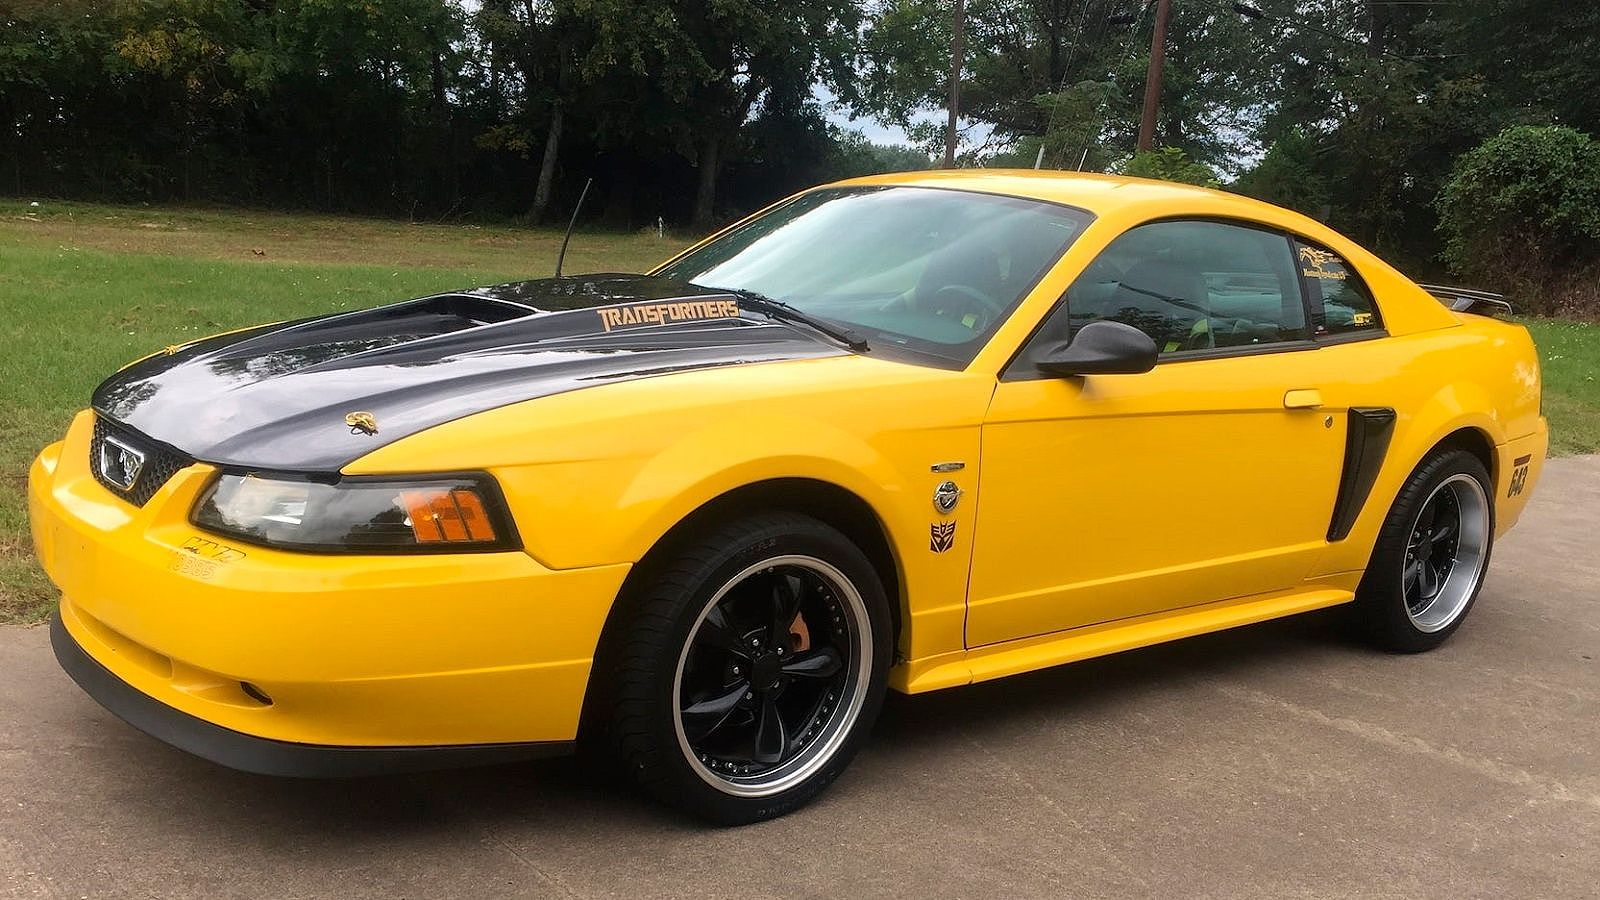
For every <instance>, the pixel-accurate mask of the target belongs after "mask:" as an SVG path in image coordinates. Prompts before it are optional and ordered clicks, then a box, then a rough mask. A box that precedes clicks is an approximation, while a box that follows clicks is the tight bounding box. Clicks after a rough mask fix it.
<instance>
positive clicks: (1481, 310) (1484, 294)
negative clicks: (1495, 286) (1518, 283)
mask: <svg viewBox="0 0 1600 900" xmlns="http://www.w3.org/2000/svg"><path fill="white" fill-rule="evenodd" d="M1417 287H1420V288H1422V289H1423V290H1425V291H1427V292H1428V293H1430V294H1432V295H1433V296H1434V298H1435V299H1437V300H1438V301H1439V302H1440V303H1443V304H1444V305H1445V306H1448V307H1450V308H1451V309H1453V310H1455V311H1456V312H1464V313H1475V314H1477V315H1480V316H1492V315H1495V314H1497V313H1504V314H1505V315H1508V316H1509V315H1511V314H1512V313H1514V312H1516V310H1514V309H1512V308H1511V304H1510V303H1508V302H1507V301H1506V298H1505V295H1504V294H1491V293H1489V292H1488V291H1474V290H1469V289H1467V288H1459V287H1451V286H1449V285H1447V284H1419V285H1417Z"/></svg>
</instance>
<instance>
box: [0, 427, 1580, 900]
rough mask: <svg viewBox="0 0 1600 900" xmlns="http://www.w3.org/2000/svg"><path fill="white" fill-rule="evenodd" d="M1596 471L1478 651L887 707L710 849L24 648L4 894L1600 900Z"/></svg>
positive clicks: (545, 780)
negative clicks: (189, 731) (227, 725)
mask: <svg viewBox="0 0 1600 900" xmlns="http://www.w3.org/2000/svg"><path fill="white" fill-rule="evenodd" d="M1597 548H1600V457H1587V458H1579V459H1564V460H1556V461H1554V462H1552V463H1551V464H1550V466H1549V468H1548V469H1547V470H1546V472H1545V475H1544V480H1543V483H1541V484H1540V485H1539V486H1538V490H1537V492H1536V495H1535V497H1534V500H1533V505H1532V507H1531V508H1530V509H1529V511H1528V514H1527V517H1526V518H1525V520H1524V522H1523V524H1522V526H1521V527H1520V528H1519V529H1518V530H1517V531H1516V532H1514V533H1513V534H1512V535H1511V536H1510V538H1508V539H1507V540H1506V541H1505V542H1503V543H1502V544H1501V545H1500V546H1499V547H1498V548H1497V550H1496V554H1495V559H1494V564H1493V568H1492V570H1491V573H1490V576H1489V581H1488V585H1487V587H1486V588H1485V590H1484V593H1483V596H1482V597H1481V598H1480V600H1479V604H1478V607H1477V609H1476V610H1475V611H1474V612H1473V614H1472V618H1471V619H1469V620H1468V622H1467V624H1466V625H1465V626H1464V627H1463V629H1462V630H1461V632H1460V633H1458V634H1457V636H1456V638H1455V640H1454V641H1452V642H1451V643H1450V644H1448V645H1446V646H1445V647H1444V648H1443V649H1441V650H1439V651H1437V652H1434V653H1431V654H1426V655H1423V656H1415V657H1399V656H1388V655H1384V654H1381V653H1376V652H1373V651H1370V650H1368V649H1366V648H1364V647H1362V646H1361V645H1359V644H1357V643H1353V642H1351V641H1350V640H1348V639H1347V638H1345V637H1343V636H1342V632H1341V631H1340V630H1339V629H1338V628H1337V627H1336V625H1337V617H1336V616H1331V615H1326V614H1323V615H1316V616H1311V617H1306V618H1301V619H1298V620H1290V621H1286V622H1277V623H1268V624H1266V625H1261V626H1256V627H1253V628H1248V629H1244V630H1241V631H1236V632H1232V633H1228V634H1222V635H1213V636H1209V637H1205V638H1200V639H1196V640H1192V641H1189V642H1186V643H1181V644H1173V645H1168V646H1165V647H1158V648H1152V649H1148V650H1143V651H1137V652H1133V653H1127V654H1123V655H1121V656H1117V657H1112V658H1109V659H1103V660H1097V661H1093V662H1089V663H1084V664H1080V665H1076V666H1070V667H1066V668H1062V669H1057V670H1054V671H1049V672H1043V673H1038V674H1034V675H1030V676H1023V677H1020V678H1014V679H1010V680H1007V681H1002V682H995V683H991V684H987V685H981V686H977V687H973V688H967V689H963V690H957V691H950V692H946V693H942V694H934V695H928V696H923V697H899V696H891V699H890V703H889V706H888V708H887V710H886V711H885V713H884V716H883V720H882V722H881V723H880V725H879V727H878V731H877V734H876V735H875V737H874V739H873V741H872V743H871V745H870V746H869V747H868V749H867V751H866V752H865V753H863V754H862V756H861V757H859V758H858V759H857V761H856V763H855V765H854V767H853V768H852V769H851V770H850V771H849V772H848V773H846V775H845V776H844V777H843V778H842V779H841V780H840V781H839V783H838V784H836V785H835V787H834V788H833V790H832V791H830V792H829V793H828V794H827V795H826V797H825V798H824V799H823V800H822V801H821V802H819V803H817V804H815V805H813V806H811V807H810V808H808V809H806V810H804V811H802V812H800V813H798V814H796V815H793V816H790V817H788V818H786V819H782V820H780V821H777V822H770V823H766V824H763V825H759V826H755V827H750V828H744V829H738V830H707V829H703V828H700V827H697V826H696V825H694V824H692V823H689V822H685V821H683V820H681V819H679V818H676V817H674V816H673V815H671V814H669V813H667V812H664V811H662V810H660V809H658V808H656V807H654V806H651V805H648V804H646V803H644V802H642V801H639V800H637V799H635V798H634V797H633V796H632V795H631V794H629V793H628V792H626V791H623V790H618V789H614V788H613V787H611V786H609V785H607V784H605V783H603V782H602V781H600V780H598V779H596V778H594V777H592V776H589V775H587V774H586V773H585V772H584V770H583V769H582V768H581V767H580V766H578V765H577V764H576V763H574V762H572V761H568V760H557V761H551V762H544V763H538V764H529V765H523V766H516V767H509V768H500V769H490V770H479V771H468V772H453V773H441V774H434V775H427V776H413V777H405V778H392V779H379V780H370V781H359V782H343V783H338V782H334V783H329V782H294V781H278V780H273V779H268V778H259V777H254V776H249V775H241V774H238V773H234V772H230V771H227V770H224V769H221V768H217V767H215V766H212V765H210V764H208V763H205V762H202V761H200V760H198V759H194V758H191V757H188V756H185V755H184V754H182V753H179V752H177V751H174V750H170V749H168V748H167V747H165V746H163V745H161V744H159V743H157V742H155V741H154V740H151V739H148V738H146V737H144V736H143V735H141V734H138V733H136V732H134V731H133V730H131V729H130V728H128V727H126V726H124V725H123V724H122V723H121V722H119V721H118V720H116V719H114V718H113V717H112V716H110V715H109V714H107V713H105V712H104V711H102V710H101V709H100V708H99V707H98V706H97V705H95V704H94V703H93V702H92V701H90V700H88V699H87V698H86V697H84V696H83V695H82V694H81V693H79V691H78V690H77V688H76V687H74V686H73V685H72V684H71V683H70V682H69V681H68V680H67V679H66V677H65V676H63V675H61V674H60V673H59V672H58V671H57V670H56V667H55V663H54V661H53V660H52V659H51V656H50V652H49V648H48V641H47V639H46V638H47V636H46V633H45V631H44V629H41V628H34V629H19V628H11V629H0V894H8V895H10V896H17V897H34V896H48V897H55V896H60V897H74V898H75V897H85V896H90V897H98V896H132V897H154V896H162V897H169V896H180V897H207V898H210V897H313V896H314V897H325V896H336V897H340V898H354V897H368V896H371V897H499V896H540V897H543V896H550V897H641V896H652V897H653V896H683V897H730V898H735V897H736V898H756V897H785V898H794V897H830V898H837V897H849V898H853V897H877V896H920V897H926V896H938V897H986V896H1031V897H1038V896H1051V897H1059V896H1085V897H1104V896H1163V897H1191V896H1192V897H1228V898H1239V897H1274V898H1279V897H1312V896H1315V897H1343V896H1362V897H1407V898H1411V897H1422V896H1437V897H1449V898H1452V900H1454V898H1463V897H1557V896H1568V897H1594V896H1597V895H1600V554H1597V552H1596V551H1597Z"/></svg>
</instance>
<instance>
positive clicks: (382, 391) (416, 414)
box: [93, 275, 845, 473]
mask: <svg viewBox="0 0 1600 900" xmlns="http://www.w3.org/2000/svg"><path fill="white" fill-rule="evenodd" d="M619 309H632V310H634V311H635V313H634V315H632V316H627V315H625V314H619V315H618V316H616V317H613V316H610V315H609V314H607V316H605V317H603V316H602V315H600V314H599V313H597V310H619ZM644 309H652V310H656V312H647V313H640V312H638V311H639V310H644ZM730 311H731V313H732V314H731V315H730V314H729V312H730ZM675 312H676V317H675ZM737 313H738V308H737V302H736V301H735V300H734V299H733V298H732V297H730V296H729V295H727V294H723V293H717V292H711V291H705V290H702V289H699V288H696V287H693V286H690V285H685V284H682V283H678V282H671V281H667V280H665V279H660V278H653V277H649V276H621V275H606V276H597V277H596V278H594V279H592V280H587V281H586V280H582V279H547V280H545V281H538V282H520V283H517V284H512V285H500V286H497V287H494V288H483V289H479V290H476V291H472V292H467V293H454V294H441V295H438V296H434V297H425V298H422V299H419V300H411V301H406V302H404V303H396V304H392V305H390V306H384V307H378V308H376V309H369V310H360V311H356V312H346V313H338V314H335V315H330V316H324V317H319V318H313V319H302V320H298V321H295V322H288V323H284V324H281V325H276V326H264V327H262V328H257V329H249V330H247V331H243V332H236V333H234V334H229V335H223V336H220V337H217V338H211V339H207V340H202V341H198V342H196V343H193V344H189V345H186V346H184V347H181V348H176V349H175V350H174V351H173V352H170V353H166V354H158V355H156V356H154V357H151V358H149V359H146V360H142V361H140V362H138V363H135V364H134V365H132V366H129V367H128V368H127V369H124V370H123V371H121V372H118V373H117V374H116V375H114V376H112V377H111V378H109V379H107V380H106V381H105V382H104V383H102V384H101V385H100V386H99V387H98V388H97V389H96V390H95V393H94V402H93V403H94V408H95V410H96V412H98V413H99V414H100V415H102V416H105V417H108V418H110V419H113V420H115V421H117V422H120V423H122V424H124V425H126V426H128V427H130V428H132V429H134V430H135V431H137V432H139V433H142V434H144V435H146V436H147V437H149V438H151V439H153V440H155V441H158V442H161V443H163V444H166V445H169V446H172V447H175V448H177V449H178V450H180V451H182V452H183V453H184V454H185V455H187V456H190V457H192V458H194V459H197V460H202V461H205V462H210V463H214V464H217V465H222V466H228V467H242V468H257V469H270V470H281V471H297V472H322V473H328V472H336V471H338V470H339V469H341V468H343V467H344V466H345V465H348V464H349V463H350V462H352V461H353V460H355V459H357V458H359V457H361V456H364V455H365V454H367V453H370V452H372V451H373V450H376V449H378V448H379V447H382V446H385V445H387V444H390V443H392V442H394V441H396V440H399V439H401V438H404V437H407V436H409V435H412V434H416V433H417V432H419V431H423V430H425V429H427V428H432V427H434V426H435V425H439V424H442V423H444V422H448V421H452V420H454V419H459V418H463V417H465V416H469V415H473V414H474V413H479V412H483V411H485V410H489V409H494V408H496V407H500V406H506V405H509V404H512V403H518V402H521V401H523V400H530V399H534V398H536V397H544V396H549V395H551V394H557V393H564V392H566V391H572V390H578V389H581V388H584V387H591V386H594V385H597V384H607V383H612V382H616V381H624V380H630V379H636V378H647V377H658V376H662V375H670V374H673V373H676V372H685V371H692V370H695V369H704V368H711V367H717V366H731V365H744V364H750V363H760V362H776V361H780V360H790V359H804V358H814V357H826V356H838V355H842V354H843V353H844V352H845V351H843V350H840V349H839V348H837V347H835V346H834V345H833V344H831V343H825V342H823V340H822V339H821V338H819V337H818V336H816V335H813V334H811V333H810V332H809V331H808V330H806V329H799V328H794V327H791V326H788V325H784V324H781V323H776V322H771V321H767V320H765V319H762V320H760V321H757V320H752V319H745V318H741V317H739V316H738V314H737ZM605 319H613V320H614V324H613V327H612V329H611V330H610V331H607V330H605V328H604V324H605V322H604V320H605ZM644 319H648V321H643V320H644ZM623 320H627V321H628V322H629V324H621V323H622V322H623ZM656 320H659V321H656ZM357 411H360V412H369V413H371V414H372V415H373V416H374V418H375V419H376V420H377V423H378V431H377V433H376V434H366V433H364V432H362V431H361V430H360V429H354V428H350V427H348V426H346V425H345V422H344V418H345V416H346V415H347V414H349V413H352V412H357Z"/></svg>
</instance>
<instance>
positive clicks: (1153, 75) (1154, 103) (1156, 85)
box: [1139, 0, 1172, 152]
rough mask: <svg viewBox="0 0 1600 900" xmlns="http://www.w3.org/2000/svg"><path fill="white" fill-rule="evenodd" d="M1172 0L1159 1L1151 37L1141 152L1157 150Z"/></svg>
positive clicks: (1140, 121)
mask: <svg viewBox="0 0 1600 900" xmlns="http://www.w3.org/2000/svg"><path fill="white" fill-rule="evenodd" d="M1171 16H1172V0H1157V2H1156V30H1155V33H1153V34H1151V35H1150V70H1149V72H1148V73H1146V75H1145V79H1144V118H1142V119H1140V120H1139V150H1140V151H1141V152H1143V151H1145V150H1153V149H1155V136H1156V107H1158V106H1160V105H1161V66H1162V64H1163V63H1165V62H1166V55H1167V19H1169V18H1171Z"/></svg>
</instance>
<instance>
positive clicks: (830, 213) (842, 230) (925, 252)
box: [655, 187, 1090, 366]
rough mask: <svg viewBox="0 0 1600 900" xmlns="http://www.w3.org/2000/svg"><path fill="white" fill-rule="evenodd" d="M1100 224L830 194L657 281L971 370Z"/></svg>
mask: <svg viewBox="0 0 1600 900" xmlns="http://www.w3.org/2000/svg"><path fill="white" fill-rule="evenodd" d="M1089 220H1090V216H1089V214H1088V213H1086V212H1083V211H1081V210H1077V209H1072V208H1070V207H1065V206H1058V205H1056V204H1052V203H1045V202H1043V201H1038V200H1022V199H1017V198H1014V197H997V196H993V195H989V194H976V193H969V192H966V191H953V190H945V189H936V188H916V187H859V188H825V189H823V190H818V191H812V192H810V193H807V194H802V195H801V196H799V197H796V198H795V199H794V200H791V201H790V202H788V203H785V204H784V205H782V206H780V207H778V208H776V209H774V210H772V211H770V212H768V213H766V214H765V215H763V216H760V217H759V218H756V219H753V220H751V221H749V222H746V223H745V224H743V225H741V226H739V227H738V228H735V229H734V230H733V231H730V232H728V233H727V234H725V235H723V236H722V237H720V238H717V239H716V240H714V241H712V242H711V243H709V244H706V245H705V246H704V247H701V248H699V249H697V250H694V251H693V252H691V253H689V254H687V255H685V256H683V257H682V258H680V259H677V260H674V261H673V262H671V263H668V264H667V265H666V266H663V267H662V268H661V269H660V270H659V271H657V272H656V273H655V274H657V275H661V276H664V277H668V278H675V279H678V280H680V281H687V282H690V283H692V284H695V285H698V286H701V287H707V288H716V289H721V290H730V291H749V292H754V293H757V294H761V295H764V296H766V297H770V298H772V299H774V300H779V301H782V302H784V303H788V304H790V305H792V306H794V307H796V308H797V309H799V310H801V311H802V312H805V313H808V314H810V315H813V316H820V317H824V318H828V319H833V320H835V321H837V322H841V323H844V324H845V325H847V326H849V327H850V328H851V329H852V330H854V331H858V332H860V333H862V334H863V335H864V336H865V337H866V338H867V341H868V344H869V345H870V346H871V349H872V352H874V353H877V352H879V351H881V350H889V351H891V352H892V351H894V350H904V351H908V352H909V353H911V354H912V355H914V356H918V357H924V358H928V357H931V358H932V359H931V360H930V361H934V362H943V363H945V364H950V363H954V364H955V365H958V366H960V365H966V364H967V363H969V362H971V361H972V357H973V356H974V355H976V354H977V352H978V349H979V348H981V347H982V346H983V342H984V341H985V340H987V339H988V337H989V335H990V334H992V333H993V332H994V330H995V329H996V328H998V327H999V326H1000V323H1001V322H1003V321H1005V318H1006V316H1008V315H1010V313H1011V311H1012V309H1014V308H1015V307H1016V305H1017V303H1019V302H1020V301H1021V300H1022V298H1023V296H1025V295H1026V294H1027V292H1028V290H1029V289H1030V288H1032V287H1033V285H1034V283H1035V282H1037V281H1038V280H1039V278H1040V277H1041V276H1042V275H1043V274H1044V272H1045V271H1046V270H1047V269H1048V268H1049V267H1050V265H1051V264H1052V263H1054V262H1055V261H1056V259H1057V258H1058V257H1060V255H1061V253H1062V251H1063V250H1065V249H1066V248H1067V245H1069V244H1070V243H1072V240H1073V239H1074V238H1075V237H1077V236H1078V234H1079V233H1081V232H1082V231H1083V229H1084V226H1086V225H1087V224H1088V223H1089Z"/></svg>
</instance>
